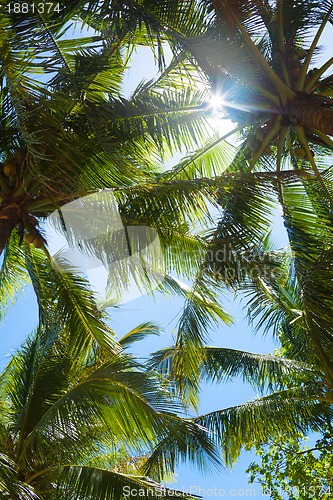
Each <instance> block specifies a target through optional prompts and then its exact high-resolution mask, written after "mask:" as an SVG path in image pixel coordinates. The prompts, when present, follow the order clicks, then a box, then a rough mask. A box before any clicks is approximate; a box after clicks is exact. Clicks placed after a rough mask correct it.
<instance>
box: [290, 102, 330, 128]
mask: <svg viewBox="0 0 333 500" xmlns="http://www.w3.org/2000/svg"><path fill="white" fill-rule="evenodd" d="M285 111H286V113H287V114H288V115H289V116H290V115H291V116H294V117H295V118H297V120H298V121H299V122H300V123H301V124H302V125H303V126H304V127H305V128H314V129H317V130H320V131H321V132H323V133H324V134H327V135H333V108H332V107H328V102H326V100H325V98H324V97H320V96H318V97H317V96H310V95H307V94H301V95H297V96H296V97H295V98H294V99H292V100H290V101H289V102H288V103H287V106H286V110H285Z"/></svg>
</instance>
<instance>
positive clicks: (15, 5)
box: [5, 2, 61, 14]
mask: <svg viewBox="0 0 333 500" xmlns="http://www.w3.org/2000/svg"><path fill="white" fill-rule="evenodd" d="M5 9H6V11H7V12H8V13H9V14H13V13H14V14H29V13H32V14H44V13H45V14H50V13H52V12H60V10H61V7H60V3H56V2H9V3H8V4H7V5H6V6H5Z"/></svg>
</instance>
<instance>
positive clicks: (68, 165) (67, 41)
mask: <svg viewBox="0 0 333 500" xmlns="http://www.w3.org/2000/svg"><path fill="white" fill-rule="evenodd" d="M59 5H60V4H59ZM95 7H96V2H92V3H91V4H89V2H88V3H87V2H82V1H81V2H79V1H77V2H72V3H71V6H70V7H68V6H67V5H63V4H61V9H60V12H53V11H51V12H49V13H46V12H44V13H42V12H38V9H37V10H36V9H35V10H34V11H33V10H32V9H30V10H28V12H26V11H25V10H24V9H21V10H20V11H19V12H17V9H16V11H15V9H12V10H11V11H9V9H4V10H3V11H2V13H1V20H0V31H1V40H2V43H1V51H0V59H1V69H0V78H1V91H0V102H1V121H0V128H1V131H0V132H1V133H0V156H1V157H0V159H1V162H2V164H1V169H0V252H3V261H2V270H1V276H2V280H1V298H2V307H4V306H5V305H6V303H7V302H8V300H9V299H10V298H13V296H15V293H16V291H17V290H19V289H20V287H21V286H22V285H24V284H26V283H27V282H32V283H33V286H34V289H35V291H36V293H38V294H40V296H39V299H38V300H39V306H40V311H41V312H40V314H41V315H43V314H44V311H45V310H46V309H48V308H49V307H50V306H51V304H54V305H55V308H56V310H62V312H63V313H64V316H63V317H64V318H67V319H68V321H69V322H70V323H71V327H72V328H73V329H74V330H73V332H74V331H75V335H76V336H77V338H78V339H80V340H78V346H77V351H78V352H79V351H80V343H81V342H83V343H85V342H90V341H92V340H93V339H95V340H96V339H97V340H98V341H99V342H100V341H102V342H104V344H108V343H110V342H111V344H112V341H111V340H109V339H108V336H109V334H110V329H109V328H108V327H107V326H106V325H105V323H103V321H102V318H101V313H100V312H99V311H98V310H97V308H96V305H94V303H93V300H92V299H93V296H92V293H91V292H89V288H88V287H87V284H86V283H85V282H84V280H80V279H79V278H77V277H76V276H75V273H74V270H72V271H73V272H70V271H71V270H69V273H68V274H67V276H64V275H63V274H61V273H59V272H57V270H55V269H52V265H51V261H50V259H49V255H48V251H47V238H46V237H45V234H44V232H43V227H44V226H43V223H44V219H45V218H46V217H47V216H48V215H50V214H51V213H53V212H54V211H55V210H59V209H61V207H63V206H64V205H66V204H67V203H69V202H71V201H73V200H76V199H79V198H82V197H84V196H86V195H90V194H92V193H96V192H99V191H100V190H101V189H109V190H112V193H113V194H114V196H115V198H116V200H117V203H118V206H119V212H120V214H121V217H122V220H123V223H124V225H132V226H133V225H134V226H151V227H153V228H155V229H156V230H157V231H158V236H159V238H160V240H161V244H162V250H163V252H164V260H165V269H164V268H162V271H161V269H157V270H155V269H154V272H155V271H156V272H162V273H163V272H164V271H165V272H167V271H169V270H170V269H172V268H175V267H178V268H179V269H183V270H185V274H186V273H187V274H190V273H191V266H189V265H188V263H187V262H186V259H185V258H183V257H182V255H181V254H180V253H177V252H170V247H172V246H176V245H178V246H181V245H183V246H184V247H186V248H189V249H192V250H196V249H197V250H198V251H202V248H203V244H202V242H201V239H200V238H199V237H198V236H196V235H194V234H192V232H191V227H190V224H189V221H190V222H192V221H197V220H198V219H200V218H201V220H204V219H207V199H209V197H212V193H213V189H210V190H209V189H205V188H203V189H202V188H201V186H200V184H196V185H194V186H192V185H190V184H186V183H184V184H182V183H178V181H176V182H175V185H174V184H173V183H172V182H170V180H169V181H168V182H166V183H163V185H162V181H164V179H161V174H160V172H159V169H158V168H157V166H158V164H159V163H160V162H161V159H162V158H163V157H167V156H168V155H170V154H172V153H173V152H174V151H175V150H176V149H177V148H178V147H180V146H184V147H185V148H187V149H189V148H190V147H191V145H193V143H197V144H200V143H201V142H202V141H203V140H204V138H205V137H207V134H208V131H209V127H208V126H207V123H206V115H207V111H206V110H205V109H204V108H203V107H202V98H203V94H204V91H202V90H198V89H194V90H192V89H191V88H190V87H189V88H184V83H186V82H187V81H189V78H190V76H191V75H192V74H194V69H193V67H191V66H190V65H188V63H187V62H185V61H183V59H182V58H178V59H176V58H175V59H174V60H173V61H172V62H171V63H170V65H169V66H168V67H164V68H163V72H162V73H161V74H160V75H159V76H158V77H157V78H156V79H155V80H154V81H151V82H148V83H146V84H142V85H139V87H138V88H137V89H136V91H135V92H134V93H133V95H132V97H131V98H130V99H125V98H124V97H123V96H122V89H121V81H122V78H123V75H124V72H125V71H126V68H127V67H128V61H129V56H130V53H131V51H132V50H133V47H134V46H135V44H141V43H144V40H145V39H146V37H148V38H149V36H148V35H147V33H145V30H143V31H141V32H140V31H137V32H132V31H131V30H130V29H129V27H126V26H122V25H121V23H118V25H117V29H116V30H112V31H111V32H110V31H109V33H107V34H105V33H104V32H102V30H101V27H103V28H104V23H102V24H101V25H100V29H99V31H98V30H97V26H96V25H95V23H94V19H95V14H94V8H95ZM124 9H125V11H126V8H125V7H124ZM76 21H78V22H79V27H78V28H77V29H76V32H75V35H74V37H72V38H71V37H70V36H69V35H68V33H69V30H70V29H71V26H72V25H73V23H74V22H76ZM96 22H97V21H96ZM83 23H89V25H90V26H93V27H94V29H95V31H94V34H92V35H90V34H89V35H88V36H81V35H80V34H78V31H79V28H80V25H81V26H82V25H83ZM153 38H154V37H153ZM153 41H154V40H151V41H150V43H151V45H152V46H153ZM179 68H183V69H184V72H185V73H184V74H181V73H180V69H179ZM171 82H172V83H171ZM147 193H149V194H150V198H151V199H150V200H149V202H147ZM170 193H172V196H170ZM191 198H192V200H193V201H192V200H191ZM154 203H155V206H153V204H154ZM93 223H94V221H90V224H91V225H92V224H93ZM60 230H63V231H64V234H65V236H66V237H67V238H69V239H70V238H71V235H70V234H69V233H68V231H67V230H66V228H65V229H64V228H60ZM104 243H105V244H106V243H107V242H105V241H104ZM108 243H109V244H111V243H112V242H108ZM90 244H92V243H91V242H90ZM97 247H98V245H97V244H95V250H96V251H98V248H97ZM43 252H44V254H45V257H46V258H44V257H43V255H42V253H43ZM39 265H41V266H42V269H40V270H39V269H38V266H39ZM151 276H152V273H150V274H149V272H148V271H146V272H144V273H142V276H140V278H142V280H143V281H144V282H145V283H146V286H147V287H148V288H149V286H150V282H149V281H150V278H151ZM124 281H125V280H124ZM52 290H53V292H52ZM179 293H182V292H181V291H180V292H179ZM41 294H44V296H42V295H41ZM60 296H61V297H62V299H61V298H60ZM221 314H222V313H221ZM79 325H80V326H79ZM73 335H74V333H73ZM84 336H86V340H84ZM102 337H104V340H102Z"/></svg>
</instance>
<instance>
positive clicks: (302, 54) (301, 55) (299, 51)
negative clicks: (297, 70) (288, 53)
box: [295, 47, 307, 59]
mask: <svg viewBox="0 0 333 500" xmlns="http://www.w3.org/2000/svg"><path fill="white" fill-rule="evenodd" d="M295 52H296V54H297V57H298V59H304V58H305V57H306V54H307V52H306V50H304V49H302V48H301V47H299V48H297V49H296V51H295Z"/></svg>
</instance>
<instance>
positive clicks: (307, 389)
mask: <svg viewBox="0 0 333 500" xmlns="http://www.w3.org/2000/svg"><path fill="white" fill-rule="evenodd" d="M322 397H324V392H323V388H322V386H321V385H320V384H315V383H314V384H311V385H309V386H306V385H304V386H303V387H301V388H299V387H296V388H290V389H287V390H284V391H279V392H276V393H273V394H271V395H269V396H264V397H262V398H258V399H255V400H253V401H250V402H248V403H245V404H243V405H239V406H234V407H231V408H226V409H223V410H219V411H215V412H212V413H208V414H206V415H202V416H200V417H198V418H197V419H195V421H196V422H197V423H198V424H199V425H203V426H204V427H206V428H207V429H208V430H209V432H210V433H212V434H213V435H214V436H215V439H217V440H218V441H219V442H221V443H222V448H223V455H224V460H225V461H226V463H227V464H229V465H230V464H232V463H233V462H234V461H235V460H236V458H237V457H238V456H239V453H240V451H241V449H242V447H245V448H247V449H250V448H251V447H252V446H253V445H254V443H256V442H266V441H267V439H269V438H271V437H272V436H274V435H276V434H278V433H279V432H280V431H281V429H283V430H284V432H290V433H293V432H295V431H303V432H306V431H307V430H308V429H312V430H320V427H321V425H322V423H323V420H322V419H321V416H320V414H321V409H322V406H321V405H320V403H318V400H320V399H321V398H322Z"/></svg>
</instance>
